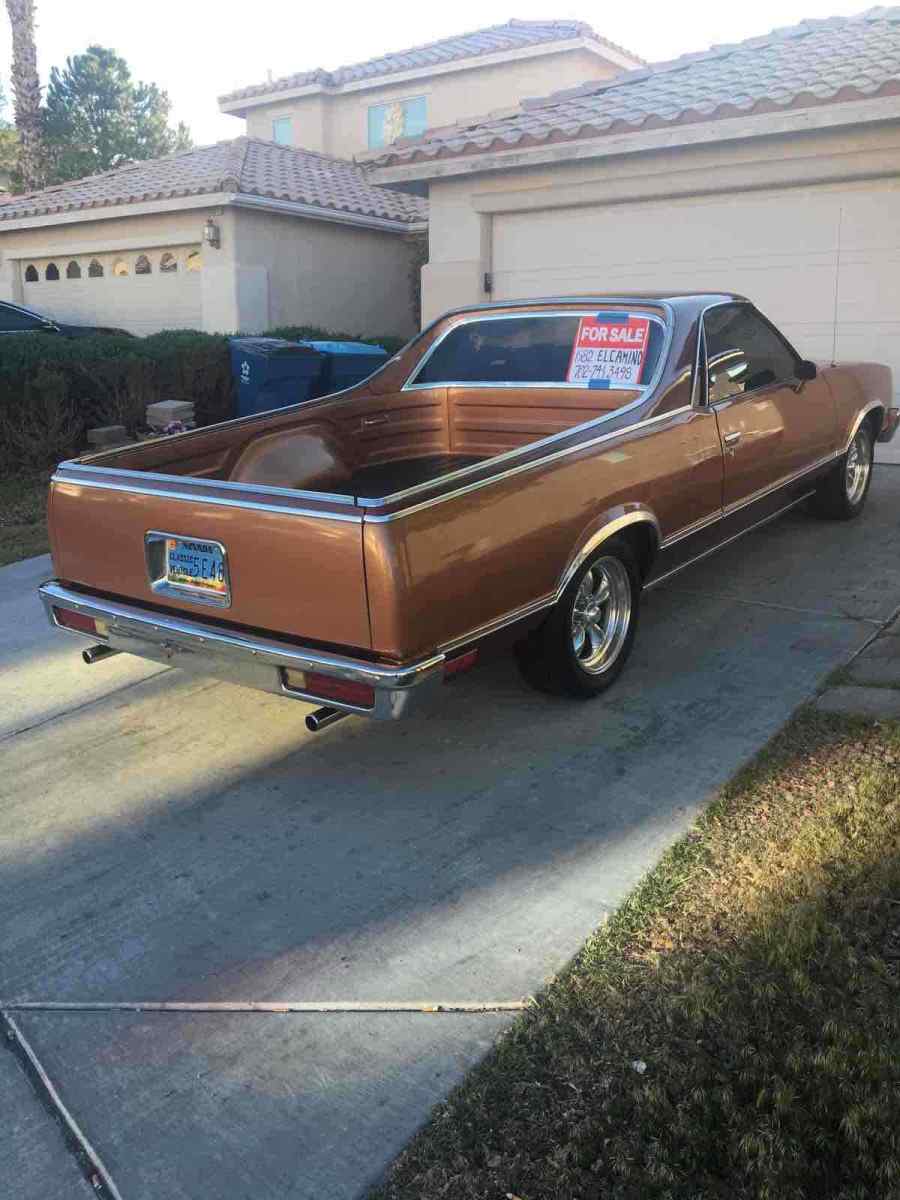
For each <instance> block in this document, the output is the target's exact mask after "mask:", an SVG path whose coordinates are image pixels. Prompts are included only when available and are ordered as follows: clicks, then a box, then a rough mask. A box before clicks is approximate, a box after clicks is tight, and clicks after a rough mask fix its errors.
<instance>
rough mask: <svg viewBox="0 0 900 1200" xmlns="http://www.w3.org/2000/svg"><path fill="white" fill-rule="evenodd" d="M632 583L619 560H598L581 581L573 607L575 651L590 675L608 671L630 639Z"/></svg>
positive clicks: (573, 642) (573, 646)
mask: <svg viewBox="0 0 900 1200" xmlns="http://www.w3.org/2000/svg"><path fill="white" fill-rule="evenodd" d="M631 610H632V597H631V580H630V578H629V576H628V571H627V570H626V568H625V565H624V564H623V563H622V562H620V561H619V559H618V558H598V559H597V561H596V562H595V563H594V564H593V566H592V567H591V568H590V570H589V571H587V573H586V574H585V576H584V579H582V581H581V584H580V586H579V588H578V591H577V592H576V593H575V602H574V604H573V606H572V650H573V651H574V654H575V658H576V661H577V662H578V665H579V666H580V667H581V668H582V669H583V670H585V671H587V672H588V674H590V675H602V674H603V673H604V671H608V670H609V668H610V667H611V666H612V665H613V663H614V662H615V661H616V659H617V658H618V657H619V655H620V654H621V653H622V647H623V646H624V645H625V642H626V640H627V638H628V628H629V625H630V624H631Z"/></svg>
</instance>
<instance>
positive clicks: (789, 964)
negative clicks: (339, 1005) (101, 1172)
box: [374, 710, 900, 1200]
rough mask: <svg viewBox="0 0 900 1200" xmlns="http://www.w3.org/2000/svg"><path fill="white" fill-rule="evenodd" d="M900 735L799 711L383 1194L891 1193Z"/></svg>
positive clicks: (781, 1196) (415, 1147) (899, 1013)
mask: <svg viewBox="0 0 900 1200" xmlns="http://www.w3.org/2000/svg"><path fill="white" fill-rule="evenodd" d="M898 964H900V726H895V725H888V724H880V725H879V724H875V723H872V722H865V721H861V720H855V719H847V718H840V717H831V716H826V715H823V714H817V713H815V712H814V711H812V710H806V711H804V712H802V713H800V714H799V715H798V716H797V718H796V719H795V720H794V721H792V722H791V723H790V724H789V725H788V726H787V727H786V728H785V729H784V730H783V731H782V733H781V734H779V735H778V737H776V738H775V739H774V741H773V742H772V743H771V744H770V745H769V746H768V747H767V749H766V750H765V751H764V752H763V753H762V754H761V755H760V756H759V757H758V758H757V759H756V761H755V762H754V763H753V764H752V765H751V766H750V767H748V768H747V769H746V770H744V771H743V772H741V774H740V775H739V776H738V777H737V778H736V779H735V780H734V781H733V782H732V783H731V784H730V785H729V786H728V787H727V788H726V789H725V791H724V793H723V794H722V795H721V797H720V798H719V799H717V801H716V802H715V803H714V804H713V805H712V806H711V807H710V808H709V809H708V811H707V812H706V814H705V815H704V817H703V818H702V819H701V820H700V821H699V823H698V824H697V826H696V827H695V829H694V830H693V831H692V832H691V833H690V834H689V835H688V836H687V837H685V838H683V839H682V840H681V841H679V842H678V843H677V844H676V845H675V846H674V847H673V848H672V849H671V850H670V851H669V852H668V853H667V854H666V855H665V857H664V859H663V860H662V861H661V863H660V864H659V866H658V867H657V868H656V869H655V870H654V871H652V872H651V873H650V875H649V876H647V878H646V879H645V880H644V882H643V883H642V884H641V885H640V886H639V887H638V888H637V889H636V891H635V892H634V893H633V894H632V895H631V896H630V898H629V899H628V900H627V901H626V903H625V904H624V905H623V906H622V908H621V909H620V910H619V911H618V913H617V914H616V915H615V916H614V917H613V919H612V920H611V921H610V922H609V923H608V924H606V925H605V926H603V927H602V928H601V929H600V930H599V931H598V932H597V933H596V934H595V935H594V937H592V938H591V940H590V941H589V942H588V944H587V945H586V946H585V947H584V949H583V951H582V953H581V954H580V955H579V957H578V959H577V960H576V961H575V962H574V963H573V964H572V965H571V967H570V968H569V969H568V970H567V971H566V972H565V973H564V974H563V975H562V976H560V977H559V978H558V979H557V980H555V981H554V982H553V983H552V985H551V986H550V987H549V988H548V990H547V991H546V993H545V994H544V995H542V996H540V997H539V998H538V999H537V1000H536V1001H535V1003H534V1005H533V1007H532V1008H530V1009H529V1011H528V1012H527V1013H526V1014H525V1015H524V1016H523V1018H522V1019H520V1020H519V1021H518V1022H517V1023H516V1024H515V1026H514V1027H513V1028H512V1029H511V1030H510V1032H508V1033H507V1034H506V1035H505V1036H504V1037H503V1038H502V1039H501V1041H500V1043H499V1045H498V1046H497V1048H496V1049H495V1051H494V1052H493V1053H492V1054H491V1055H490V1056H489V1058H488V1059H487V1060H486V1061H485V1062H484V1063H483V1064H482V1065H481V1066H480V1067H479V1068H477V1069H476V1070H475V1071H474V1072H472V1073H471V1075H470V1076H469V1077H468V1079H467V1080H466V1081H465V1082H464V1084H463V1085H462V1086H461V1087H460V1088H459V1089H458V1090H457V1091H456V1092H455V1093H454V1094H453V1095H452V1096H451V1097H450V1099H449V1100H448V1101H447V1102H446V1103H445V1104H443V1105H441V1106H439V1107H438V1108H437V1109H436V1110H435V1112H434V1113H433V1115H432V1118H431V1121H430V1123H429V1124H428V1126H427V1127H426V1128H425V1129H424V1130H423V1132H422V1133H421V1134H420V1135H419V1136H418V1137H417V1138H416V1139H415V1141H414V1142H413V1143H412V1144H411V1145H410V1147H409V1148H408V1149H407V1150H406V1151H405V1152H404V1153H403V1154H402V1155H401V1157H400V1159H399V1160H398V1161H397V1163H396V1164H395V1165H394V1167H393V1169H392V1172H391V1174H390V1176H389V1178H388V1181H387V1182H386V1183H385V1184H384V1185H383V1186H382V1187H381V1188H380V1189H378V1190H377V1191H376V1192H375V1193H374V1196H376V1197H378V1198H380V1200H413V1198H415V1200H438V1197H440V1198H441V1200H494V1198H496V1200H504V1198H506V1197H513V1198H515V1200H581V1198H583V1200H600V1198H603V1200H618V1198H621V1200H626V1198H627V1200H664V1198H665V1200H688V1198H690V1200H703V1198H707V1197H708V1198H713V1197H715V1198H720V1197H727V1198H728V1200H743V1198H748V1200H749V1198H751V1197H752V1198H754V1200H756V1198H759V1200H763V1198H766V1200H800V1198H801V1197H809V1198H815V1200H824V1198H825V1197H828V1198H838V1197H842V1198H843V1197H846V1198H847V1200H851V1198H853V1200H856V1198H859V1200H863V1198H864V1197H865V1198H867V1200H869V1198H871V1200H898V1197H900V978H898Z"/></svg>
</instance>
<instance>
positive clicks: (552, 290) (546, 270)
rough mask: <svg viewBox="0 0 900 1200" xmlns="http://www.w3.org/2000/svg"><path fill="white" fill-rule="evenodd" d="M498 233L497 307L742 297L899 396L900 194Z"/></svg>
mask: <svg viewBox="0 0 900 1200" xmlns="http://www.w3.org/2000/svg"><path fill="white" fill-rule="evenodd" d="M493 232H494V236H493V263H492V265H493V271H494V280H495V294H496V296H497V298H498V299H511V298H516V297H528V296H546V295H554V294H555V295H565V294H566V293H590V292H597V291H599V292H604V291H613V292H620V293H621V292H628V291H631V290H657V289H663V290H673V291H675V290H697V289H709V290H715V289H719V290H722V291H737V292H743V293H745V294H746V295H748V296H750V297H752V299H753V300H754V301H755V302H756V303H757V304H758V305H759V306H760V308H761V309H762V310H763V311H764V312H765V313H766V314H767V315H768V316H769V317H771V318H772V320H773V321H775V322H776V323H777V324H778V325H780V326H781V327H782V328H783V329H784V331H785V333H786V334H787V336H788V337H789V338H790V339H791V340H792V341H793V342H794V344H795V345H796V346H797V349H798V350H799V351H800V352H801V353H802V354H804V355H807V356H809V357H810V358H819V359H825V360H827V359H830V357H831V355H832V350H833V347H834V346H835V345H836V347H837V355H838V357H841V358H849V359H854V358H868V359H875V360H878V361H881V362H886V363H888V364H889V365H890V366H891V367H892V368H893V371H894V381H895V389H900V184H897V183H894V182H892V181H873V182H866V183H861V184H854V185H848V186H846V187H840V188H838V187H834V186H828V187H824V186H823V187H821V188H808V189H805V190H804V189H799V188H798V189H784V190H782V191H780V192H767V193H758V194H755V195H752V196H726V195H721V196H710V197H702V198H696V199H686V200H679V201H677V202H671V201H665V202H663V201H657V202H651V203H640V204H632V205H626V204H615V205H606V206H603V205H594V206H578V207H570V208H560V209H544V210H542V211H541V212H536V213H531V212H518V213H502V214H498V215H497V216H496V217H495V218H494V231H493ZM897 394H900V391H898V393H897Z"/></svg>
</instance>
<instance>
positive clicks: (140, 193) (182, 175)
mask: <svg viewBox="0 0 900 1200" xmlns="http://www.w3.org/2000/svg"><path fill="white" fill-rule="evenodd" d="M217 192H241V193H243V194H245V195H251V196H264V197H267V198H270V199H275V200H290V201H295V202H297V203H301V204H310V205H314V206H315V207H317V208H321V209H325V210H331V211H334V212H344V213H355V214H359V215H363V216H372V217H381V218H386V219H389V220H394V221H405V222H410V223H413V222H417V221H424V220H426V219H427V216H428V204H427V201H425V200H422V199H420V198H419V197H418V196H410V195H407V194H405V193H403V192H395V191H389V190H388V189H387V188H381V187H376V186H375V185H373V184H371V183H369V182H368V179H367V177H366V173H365V171H364V170H363V168H362V167H359V166H357V165H356V164H355V163H352V162H348V161H347V160H346V159H343V158H332V157H330V156H329V155H326V154H317V153H315V152H313V151H311V150H299V149H295V148H294V147H293V146H280V145H277V144H276V143H275V142H266V141H263V140H262V139H261V138H251V137H239V138H234V139H233V140H232V141H228V142H216V143H215V145H212V146H199V147H197V148H196V149H194V150H185V151H182V152H181V153H179V154H172V155H169V156H167V157H166V158H156V159H152V160H150V161H149V162H138V163H131V164H129V165H128V166H125V167H116V168H115V169H114V170H112V171H105V172H104V173H103V174H102V175H91V176H88V178H86V179H77V180H73V181H71V182H70V183H61V184H57V185H56V186H55V187H49V188H44V189H43V190H42V191H39V192H30V193H28V194H26V195H22V196H12V197H10V199H9V201H8V202H7V203H4V204H3V205H0V230H2V227H3V225H2V223H3V222H4V221H11V220H18V219H21V218H23V217H36V216H43V215H46V214H52V213H69V212H75V211H78V210H81V209H92V208H105V207H107V206H109V205H119V204H139V203H142V202H145V201H148V200H162V199H169V198H172V197H178V196H202V195H205V194H207V193H217Z"/></svg>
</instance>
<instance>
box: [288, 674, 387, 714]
mask: <svg viewBox="0 0 900 1200" xmlns="http://www.w3.org/2000/svg"><path fill="white" fill-rule="evenodd" d="M284 682H285V683H286V684H287V686H288V687H292V688H296V690H297V691H298V692H308V693H309V694H310V695H311V696H315V697H316V698H317V699H321V700H338V701H340V702H341V703H342V704H355V705H356V706H357V707H358V708H374V707H375V689H374V688H373V687H372V685H371V684H370V683H357V682H356V681H355V680H352V679H336V678H335V677H334V676H333V675H322V674H320V673H319V672H318V671H296V670H294V669H293V668H292V667H288V668H286V669H285V671H284Z"/></svg>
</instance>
